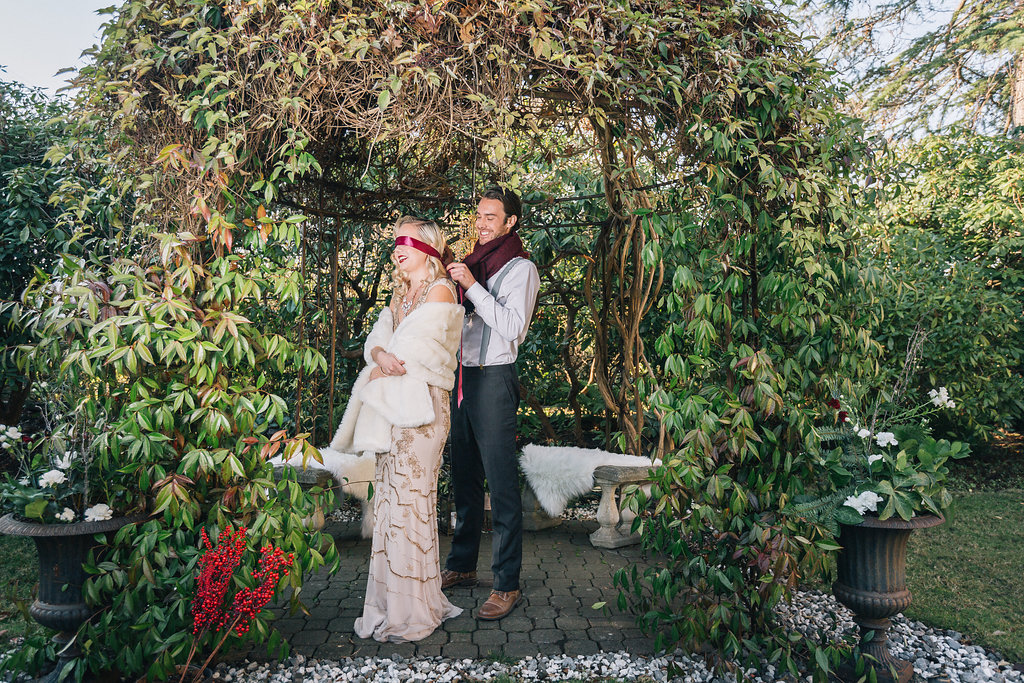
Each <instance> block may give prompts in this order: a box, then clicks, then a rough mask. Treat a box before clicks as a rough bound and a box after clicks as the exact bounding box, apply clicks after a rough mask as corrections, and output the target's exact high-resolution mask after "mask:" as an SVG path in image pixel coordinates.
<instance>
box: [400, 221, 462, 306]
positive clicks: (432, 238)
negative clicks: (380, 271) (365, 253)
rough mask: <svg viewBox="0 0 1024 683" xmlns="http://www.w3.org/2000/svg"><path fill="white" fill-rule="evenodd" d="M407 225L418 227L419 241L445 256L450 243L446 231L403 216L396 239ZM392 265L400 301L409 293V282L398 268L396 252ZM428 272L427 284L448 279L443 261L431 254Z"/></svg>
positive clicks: (426, 222) (432, 224) (432, 222)
mask: <svg viewBox="0 0 1024 683" xmlns="http://www.w3.org/2000/svg"><path fill="white" fill-rule="evenodd" d="M406 225H414V226H415V227H416V233H417V235H416V237H417V239H419V240H420V241H422V242H426V243H427V244H429V245H430V246H432V247H433V248H434V249H437V253H438V254H441V255H442V256H443V255H444V252H445V249H447V248H448V241H447V239H446V238H445V234H444V231H443V230H441V227H440V226H439V225H438V224H437V223H435V222H434V221H428V220H425V219H423V218H416V217H415V216H402V217H401V218H399V219H398V220H397V221H395V227H394V230H393V232H394V235H395V237H398V230H399V229H400V228H402V227H403V226H406ZM391 264H392V265H393V266H394V270H392V272H391V285H392V287H393V291H394V293H395V296H397V297H398V298H399V299H400V298H402V297H404V296H405V295H406V293H407V292H408V291H409V280H408V279H407V278H406V276H405V273H403V272H402V270H401V269H400V268H399V267H398V258H397V257H396V256H395V253H394V252H392V253H391ZM427 272H428V276H427V282H433V281H434V280H436V279H438V278H440V277H448V271H447V270H446V269H445V267H444V264H443V263H441V260H440V259H437V258H434V257H433V256H430V255H429V254H428V255H427Z"/></svg>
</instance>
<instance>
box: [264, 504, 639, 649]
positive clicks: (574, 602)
mask: <svg viewBox="0 0 1024 683" xmlns="http://www.w3.org/2000/svg"><path fill="white" fill-rule="evenodd" d="M596 528H597V522H587V521H584V522H580V521H571V520H567V521H565V522H564V523H563V524H562V525H561V526H558V527H555V528H553V529H545V530H543V531H535V532H531V531H527V532H524V539H523V571H522V580H521V582H522V587H523V593H524V596H525V600H524V601H523V602H522V603H520V605H519V606H518V607H517V608H516V609H515V611H513V612H512V613H511V614H510V615H509V616H507V617H505V618H504V619H502V620H501V621H497V622H487V621H478V620H477V619H476V618H475V617H474V616H473V613H474V612H475V611H476V609H477V608H478V607H479V606H480V605H482V604H483V602H484V600H486V599H487V596H488V595H489V594H490V591H491V572H490V563H491V537H490V535H489V534H485V535H484V539H483V543H482V544H481V553H480V555H481V557H480V570H479V572H478V576H479V578H480V585H479V586H478V587H474V588H469V587H456V588H453V589H451V590H449V591H448V593H447V594H448V597H449V599H450V600H451V601H452V602H453V603H454V604H456V605H458V606H459V607H462V608H463V610H464V612H463V613H462V615H460V616H459V617H457V618H455V619H449V620H448V621H446V622H445V623H444V624H442V625H441V627H440V628H439V629H438V630H437V631H435V632H434V633H433V634H431V635H430V636H429V637H428V638H426V639H424V640H421V641H419V642H416V643H378V642H377V641H375V640H365V639H362V638H358V637H356V635H355V634H354V633H353V631H352V622H353V621H355V619H356V617H358V616H359V615H360V614H361V612H362V606H363V595H364V594H365V590H366V579H367V567H368V559H369V555H370V541H368V540H362V539H360V538H358V537H357V534H358V524H334V525H331V526H330V527H329V528H328V529H327V531H329V532H330V533H331V534H332V535H333V536H334V538H335V539H336V543H337V547H338V551H339V553H340V555H341V568H340V570H339V571H338V573H337V574H335V575H334V576H331V577H328V576H327V574H326V572H324V573H323V574H322V575H320V576H315V577H312V578H311V579H309V580H307V582H306V585H305V586H304V587H303V595H304V602H305V604H306V606H307V608H308V609H309V611H310V614H309V616H305V615H302V614H299V615H297V616H294V615H282V618H281V619H279V620H277V621H276V625H277V627H278V628H279V629H280V630H281V633H282V635H284V636H285V637H286V638H287V639H288V641H289V642H290V643H291V646H292V651H293V652H296V653H301V654H304V655H306V656H307V657H316V658H328V659H339V658H342V657H375V656H382V657H383V656H390V655H393V654H397V655H400V656H402V657H433V656H437V655H443V656H445V657H451V658H458V659H462V658H467V657H468V658H472V659H480V658H487V657H508V658H514V659H519V658H522V657H525V656H528V655H537V654H543V655H556V654H563V653H564V654H569V655H581V654H582V655H588V654H593V653H595V652H598V651H599V650H603V651H606V652H607V651H617V650H626V651H628V652H630V653H633V654H650V653H651V652H652V650H653V648H652V641H651V640H650V639H649V638H645V637H644V636H643V635H642V634H641V632H640V630H639V629H637V628H636V626H635V624H634V622H633V618H632V617H631V616H628V615H625V614H621V613H619V612H618V611H617V610H616V609H615V608H614V605H615V602H616V600H617V598H618V591H617V590H616V589H615V588H614V587H613V586H612V575H613V574H614V573H615V571H616V570H617V569H619V568H620V567H623V566H626V565H627V564H628V563H630V562H631V561H633V560H634V559H637V558H640V557H641V555H642V553H641V551H640V549H639V546H632V547H628V548H622V549H620V550H599V549H597V548H594V547H593V546H591V545H590V540H589V538H588V535H589V534H590V532H592V531H593V530H594V529H596ZM450 545H451V537H449V536H444V535H442V536H441V549H440V552H441V561H442V562H443V561H444V558H445V557H446V556H447V554H448V548H449V546H450ZM600 601H606V602H607V603H608V605H609V607H607V608H605V609H604V610H595V609H593V607H592V606H593V605H594V603H596V602H600ZM253 654H256V653H253ZM264 657H265V655H264Z"/></svg>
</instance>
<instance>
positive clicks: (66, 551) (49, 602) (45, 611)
mask: <svg viewBox="0 0 1024 683" xmlns="http://www.w3.org/2000/svg"><path fill="white" fill-rule="evenodd" d="M135 521H139V518H129V517H121V518H114V519H108V520H104V521H102V522H78V523H76V524H38V523H35V522H23V521H19V520H17V519H15V518H14V515H6V516H5V517H3V518H0V534H7V535H9V536H24V537H28V538H31V539H32V540H33V541H35V544H36V553H37V555H38V556H39V594H38V595H37V596H36V599H35V601H34V602H33V603H32V606H31V607H29V610H28V611H29V614H31V615H32V618H33V619H35V620H36V621H37V622H39V623H40V624H42V625H43V626H45V627H46V628H50V629H53V630H55V631H58V633H57V635H55V636H54V637H53V644H54V648H55V649H56V651H57V653H58V654H59V659H58V661H57V668H56V669H54V671H53V673H51V674H50V677H49V678H48V679H47V681H52V682H56V681H59V680H60V674H61V672H62V671H63V669H64V667H65V665H67V664H68V663H69V662H70V661H71V660H73V659H74V658H75V657H77V656H78V655H79V651H78V648H77V647H76V646H75V644H74V643H73V642H72V641H73V640H74V637H75V633H76V632H77V631H78V627H79V626H81V625H82V623H84V622H85V620H86V619H88V618H89V617H90V616H91V615H92V609H91V608H90V607H89V606H88V605H86V604H85V600H84V599H83V598H82V584H83V583H85V579H86V574H85V571H84V570H83V568H82V563H83V562H85V559H86V556H87V555H88V553H89V550H90V549H92V548H94V547H95V546H97V545H99V543H98V542H97V541H96V540H95V538H94V537H95V536H96V534H102V533H106V532H108V531H116V530H117V529H120V528H121V527H122V526H124V525H125V524H129V523H131V522H135Z"/></svg>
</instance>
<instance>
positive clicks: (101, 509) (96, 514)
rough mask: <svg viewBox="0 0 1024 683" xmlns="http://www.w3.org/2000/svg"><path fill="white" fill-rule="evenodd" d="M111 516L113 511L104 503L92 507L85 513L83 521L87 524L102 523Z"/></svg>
mask: <svg viewBox="0 0 1024 683" xmlns="http://www.w3.org/2000/svg"><path fill="white" fill-rule="evenodd" d="M113 516H114V511H113V510H111V509H110V506H109V505H107V504H106V503H99V504H97V505H93V506H92V507H91V508H87V509H86V511H85V521H87V522H102V521H103V520H105V519H110V518H111V517H113Z"/></svg>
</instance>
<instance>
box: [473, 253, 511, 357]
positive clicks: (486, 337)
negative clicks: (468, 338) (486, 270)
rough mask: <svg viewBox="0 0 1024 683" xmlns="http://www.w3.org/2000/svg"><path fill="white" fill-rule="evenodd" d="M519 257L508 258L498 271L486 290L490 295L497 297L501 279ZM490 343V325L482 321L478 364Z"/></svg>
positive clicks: (485, 354) (484, 355) (485, 355)
mask: <svg viewBox="0 0 1024 683" xmlns="http://www.w3.org/2000/svg"><path fill="white" fill-rule="evenodd" d="M521 259H522V257H521V256H516V257H515V258H513V259H512V260H510V261H509V262H508V263H506V264H505V267H504V268H502V269H501V272H499V273H498V279H497V280H495V281H494V286H493V287H491V288H490V289H489V290H488V291H489V292H490V293H491V296H493V297H494V298H495V299H497V298H498V291H499V290H500V289H501V283H502V281H503V280H504V279H505V276H506V275H508V274H509V271H511V270H512V264H514V263H515V262H516V261H519V260H521ZM480 322H483V320H481V321H480ZM490 343H491V326H490V325H488V324H487V323H484V330H483V333H482V334H481V335H480V355H479V356H478V357H477V363H478V364H479V365H483V364H484V358H486V357H487V345H488V344H490Z"/></svg>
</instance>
